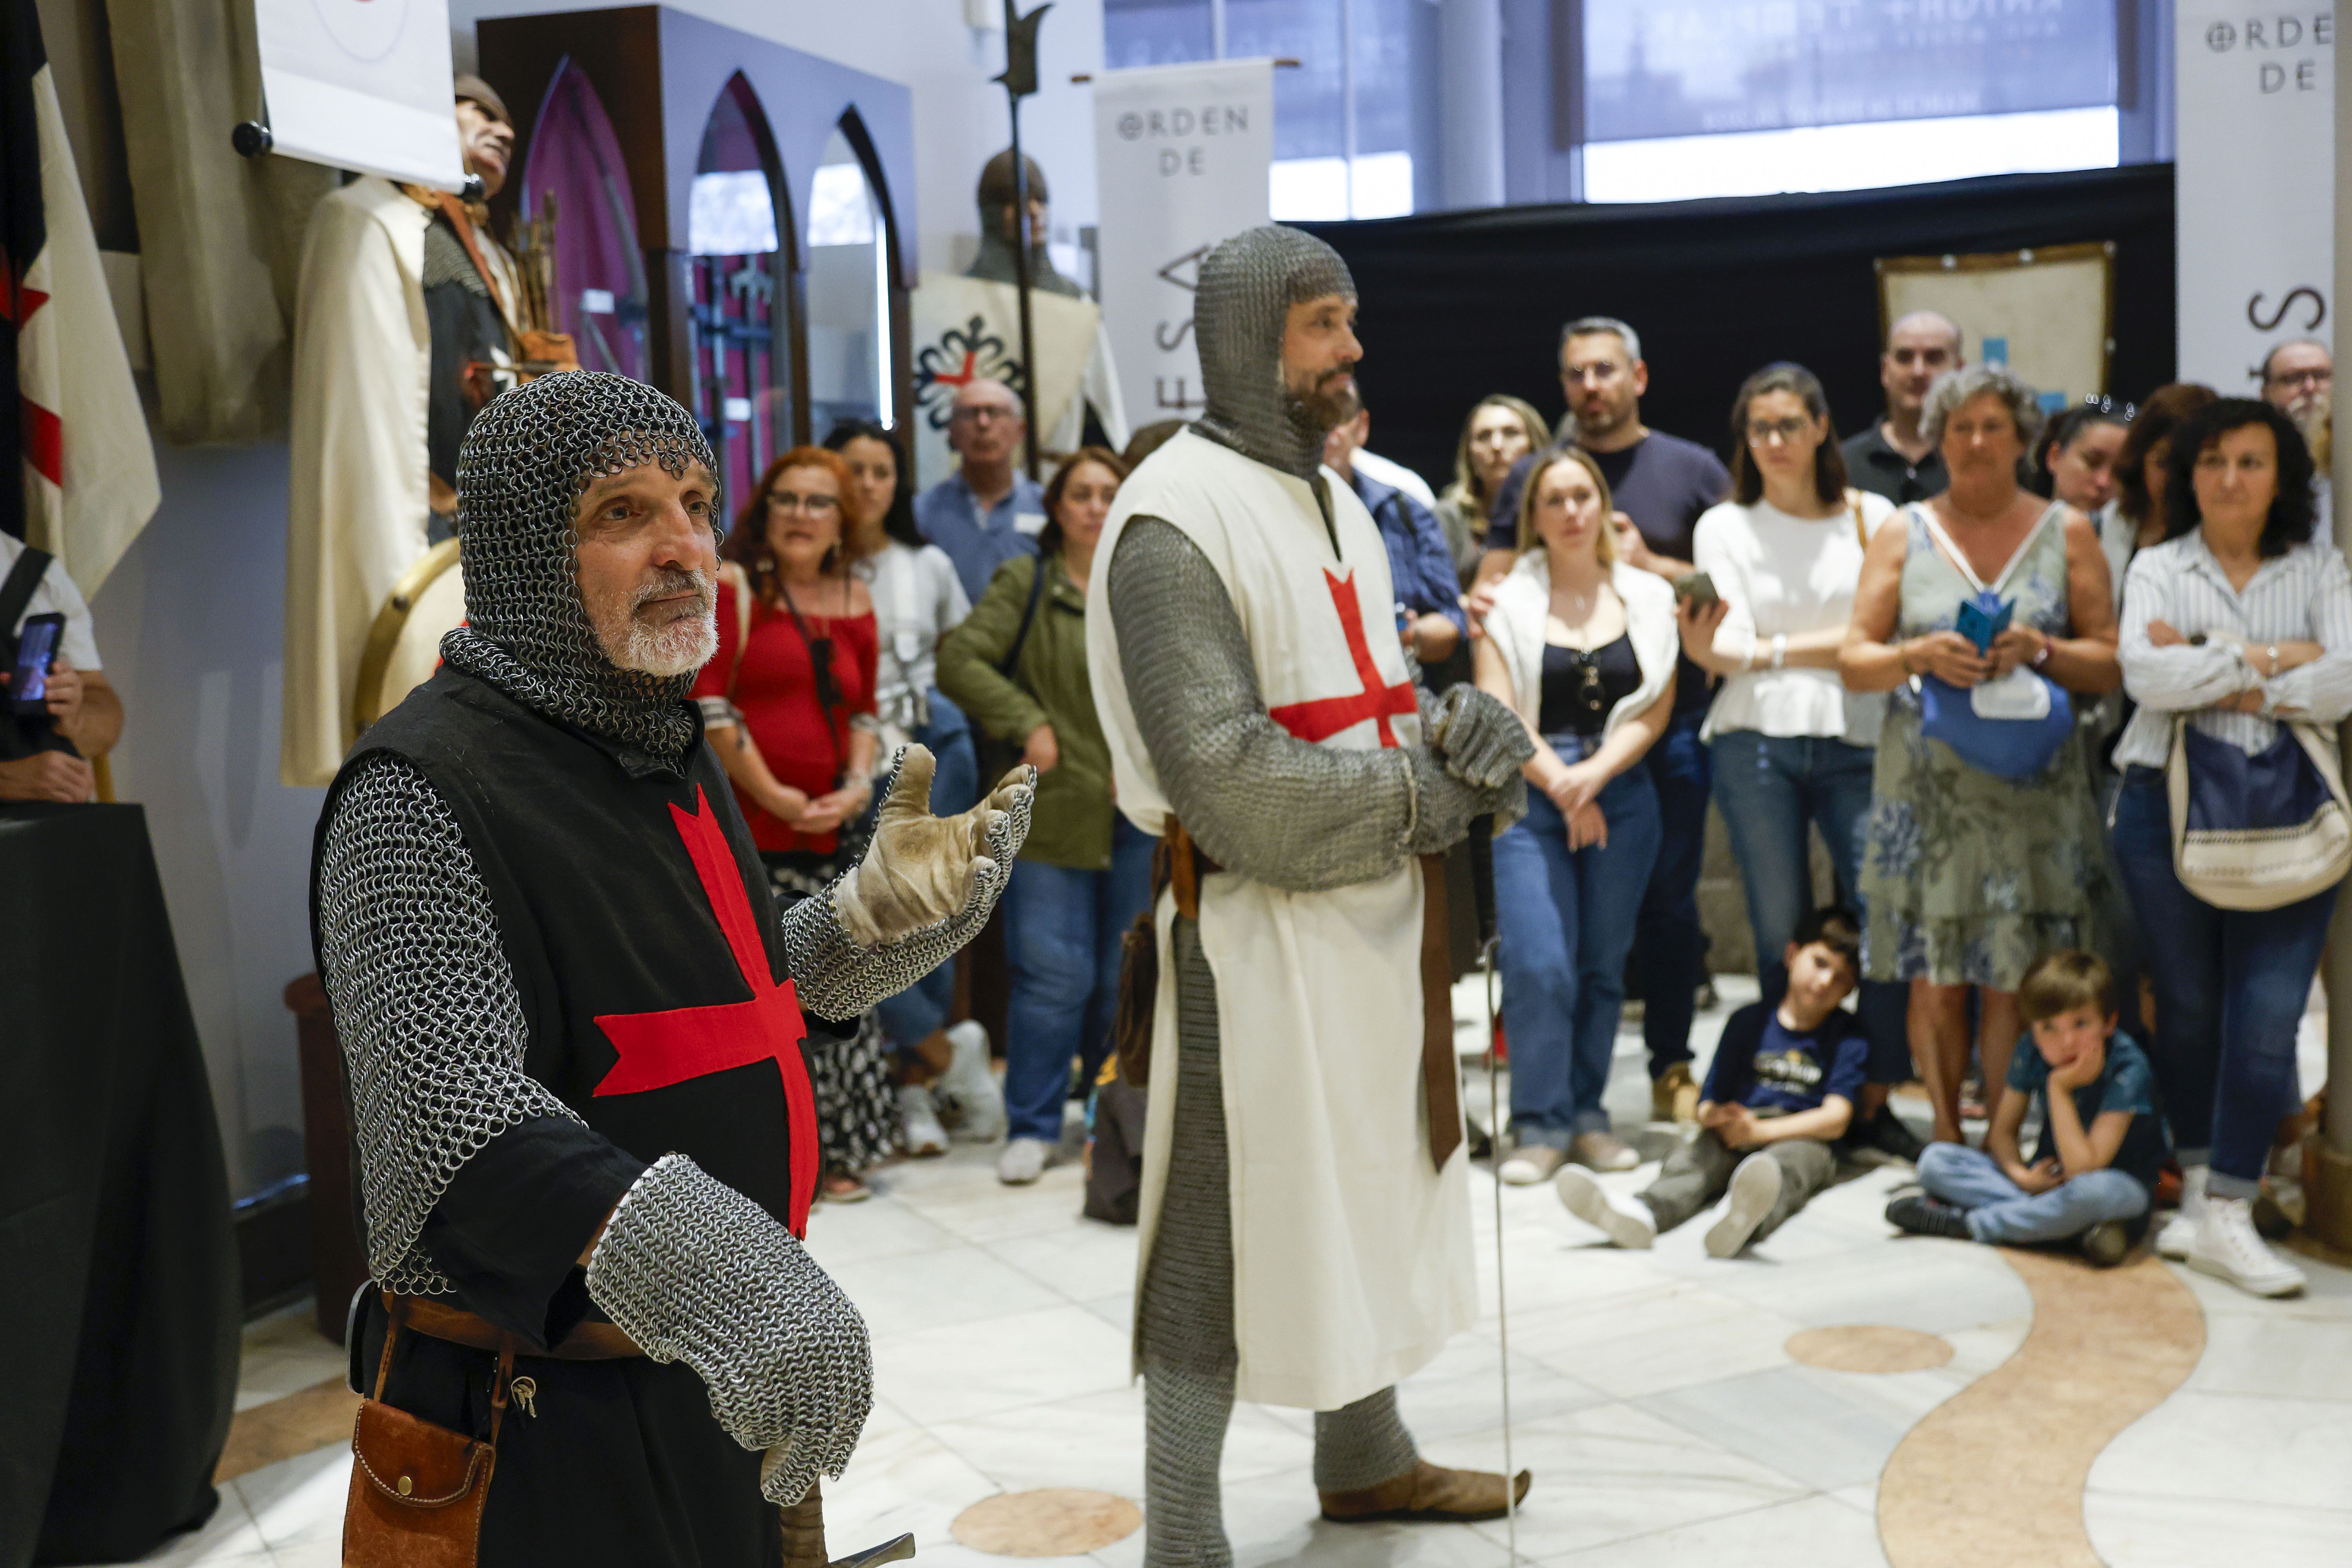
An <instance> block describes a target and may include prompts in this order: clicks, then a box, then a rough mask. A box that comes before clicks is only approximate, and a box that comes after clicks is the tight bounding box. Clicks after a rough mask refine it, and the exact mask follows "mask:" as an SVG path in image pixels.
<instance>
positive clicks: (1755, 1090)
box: [1558, 909, 1870, 1258]
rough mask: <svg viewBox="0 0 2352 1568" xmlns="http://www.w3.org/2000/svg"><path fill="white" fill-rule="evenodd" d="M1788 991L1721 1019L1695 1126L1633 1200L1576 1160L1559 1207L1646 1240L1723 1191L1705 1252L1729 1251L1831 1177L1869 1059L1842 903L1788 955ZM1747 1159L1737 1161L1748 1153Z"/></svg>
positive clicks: (1562, 1177) (1853, 930) (1854, 946)
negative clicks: (1850, 1000) (1851, 998)
mask: <svg viewBox="0 0 2352 1568" xmlns="http://www.w3.org/2000/svg"><path fill="white" fill-rule="evenodd" d="M1782 961H1783V962H1784V963H1787V964H1788V966H1789V989H1788V991H1787V993H1786V994H1784V995H1783V996H1782V997H1781V999H1780V1005H1779V1006H1778V1007H1768V1006H1766V1005H1764V1004H1763V1003H1761V1002H1751V1003H1749V1004H1748V1005H1747V1006H1745V1007H1742V1008H1741V1009H1739V1011H1738V1012H1737V1013H1734V1014H1733V1015H1732V1016H1730V1018H1728V1019H1727V1020H1726V1021H1725V1023H1724V1026H1723V1038H1722V1040H1721V1042H1720V1043H1719V1044H1717V1047H1716V1051H1715V1062H1714V1064H1713V1065H1712V1066H1711V1067H1710V1068H1708V1069H1707V1074H1706V1085H1705V1087H1704V1088H1703V1089H1701V1090H1700V1099H1699V1107H1698V1124H1699V1130H1698V1131H1697V1133H1696V1135H1694V1136H1693V1137H1692V1138H1691V1139H1690V1140H1689V1141H1687V1142H1684V1143H1682V1144H1680V1145H1678V1146H1677V1147H1676V1148H1675V1152H1673V1153H1671V1154H1669V1155H1667V1156H1666V1160H1665V1163H1664V1165H1662V1166H1661V1167H1660V1168H1659V1171H1658V1179H1657V1180H1656V1181H1654V1182H1653V1183H1651V1184H1650V1185H1649V1187H1648V1189H1647V1190H1646V1191H1643V1192H1641V1193H1638V1194H1635V1195H1634V1196H1633V1197H1632V1198H1622V1197H1619V1196H1617V1195H1616V1194H1612V1193H1611V1192H1610V1191H1609V1190H1608V1189H1607V1188H1605V1187H1603V1186H1602V1185H1601V1184H1600V1183H1599V1182H1596V1181H1594V1180H1593V1179H1592V1176H1591V1173H1590V1172H1587V1171H1585V1170H1583V1169H1581V1168H1580V1167H1578V1166H1575V1165H1570V1166H1569V1167H1567V1168H1566V1169H1565V1170H1563V1171H1561V1172H1560V1173H1559V1182H1558V1185H1559V1200H1560V1202H1562V1203H1564V1204H1566V1205H1568V1209H1569V1212H1570V1214H1572V1215H1576V1217H1577V1218H1579V1219H1580V1220H1582V1221H1584V1222H1585V1224H1587V1225H1591V1226H1598V1227H1600V1229H1601V1230H1602V1231H1604V1232H1605V1233H1607V1235H1608V1237H1609V1239H1610V1240H1612V1241H1613V1242H1615V1243H1616V1244H1617V1245H1618V1246H1620V1247H1648V1246H1649V1245H1650V1244H1651V1243H1653V1242H1654V1241H1655V1240H1656V1239H1657V1237H1658V1232H1660V1231H1662V1230H1672V1229H1674V1227H1675V1226H1678V1225H1680V1224H1682V1223H1683V1221H1685V1220H1686V1219H1688V1218H1690V1217H1691V1215H1695V1214H1696V1213H1698V1212H1699V1210H1701V1209H1703V1208H1706V1206H1707V1205H1709V1204H1712V1203H1714V1202H1715V1201H1716V1200H1717V1198H1720V1197H1722V1196H1723V1195H1724V1193H1725V1191H1726V1190H1727V1189H1728V1190H1729V1192H1730V1194H1731V1202H1730V1203H1729V1204H1728V1205H1726V1206H1725V1209H1724V1215H1723V1218H1721V1219H1720V1220H1718V1221H1717V1222H1716V1224H1715V1226H1713V1227H1712V1228H1711V1229H1709V1230H1708V1231H1707V1233H1706V1250H1707V1253H1708V1255H1709V1256H1711V1257H1715V1258H1730V1257H1733V1256H1735V1255H1736V1254H1738V1251H1739V1250H1740V1248H1742V1247H1747V1246H1748V1245H1749V1244H1750V1243H1752V1242H1758V1241H1761V1240H1763V1239H1764V1238H1765V1237H1768V1236H1769V1235H1771V1234H1772V1233H1773V1232H1774V1231H1776V1230H1778V1229H1779V1228H1780V1226H1781V1225H1782V1224H1783V1223H1784V1222H1785V1221H1786V1220H1787V1219H1788V1218H1789V1216H1790V1215H1793V1214H1795V1213H1796V1212H1797V1211H1798V1210H1799V1209H1801V1208H1802V1207H1804V1206H1805V1200H1806V1199H1807V1198H1810V1197H1811V1196H1812V1195H1813V1194H1815V1193H1817V1192H1820V1191H1821V1190H1822V1188H1823V1187H1826V1186H1828V1185H1829V1184H1830V1177H1831V1176H1832V1173H1835V1171H1836V1169H1837V1156H1836V1155H1835V1154H1834V1153H1833V1152H1832V1151H1831V1149H1830V1145H1831V1144H1832V1142H1836V1141H1837V1140H1838V1139H1839V1138H1842V1137H1843V1136H1844V1135H1845V1130H1846V1125H1847V1123H1848V1122H1850V1121H1852V1120H1853V1102H1854V1099H1855V1097H1856V1096H1857V1095H1858V1094H1859V1093H1860V1092H1861V1090H1862V1083H1863V1078H1864V1073H1865V1072H1866V1071H1867V1069H1868V1067H1869V1063H1870V1043H1869V1041H1868V1040H1867V1039H1865V1038H1864V1036H1863V1032H1862V1021H1861V1020H1860V1019H1858V1018H1856V1017H1855V1016H1853V1014H1851V1013H1847V1012H1844V1011H1843V1010H1841V1009H1840V1007H1839V1006H1838V1004H1839V1003H1841V1002H1843V1001H1844V1000H1845V998H1846V995H1847V994H1848V993H1850V992H1851V991H1853V988H1854V985H1855V984H1856V983H1857V982H1859V980H1860V979H1861V976H1862V937H1861V932H1860V931H1859V930H1858V929H1857V927H1856V926H1855V923H1854V919H1853V916H1852V915H1850V914H1848V913H1847V912H1846V911H1845V910H1839V909H1824V910H1814V911H1813V912H1812V913H1811V914H1810V915H1808V916H1806V917H1805V919H1804V920H1803V921H1801V923H1800V924H1799V925H1798V927H1797V940H1796V941H1794V942H1790V944H1789V948H1788V952H1786V953H1785V954H1784V955H1783V960H1782ZM1743 1154H1744V1155H1745V1156H1746V1158H1744V1159H1743V1158H1741V1156H1742V1155H1743Z"/></svg>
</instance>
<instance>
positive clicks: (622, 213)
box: [520, 59, 647, 380]
mask: <svg viewBox="0 0 2352 1568" xmlns="http://www.w3.org/2000/svg"><path fill="white" fill-rule="evenodd" d="M534 126H535V129H534V130H533V132H532V134H531V138H530V154H529V156H528V157H527V158H526V159H525V160H524V163H523V171H522V191H521V200H520V209H521V211H522V213H523V214H525V215H527V216H539V215H540V214H541V213H542V212H543V211H544V208H545V204H546V203H547V202H548V201H549V200H550V199H552V200H553V202H554V205H555V244H554V248H555V287H554V290H553V292H554V295H555V298H554V299H553V300H551V304H552V306H553V310H554V315H555V324H556V329H557V330H558V331H565V332H569V333H571V334H572V343H573V346H574V347H575V349H576V350H577V352H578V353H579V355H580V363H581V366H582V368H583V369H586V370H605V371H613V372H616V373H617V374H622V375H626V376H634V377H636V378H637V379H639V380H643V379H645V376H646V363H647V361H646V300H647V292H646V261H645V252H644V251H643V250H642V249H640V248H639V247H638V244H637V219H636V208H635V204H634V202H633V201H632V200H631V198H630V195H629V177H628V171H627V166H626V164H625V163H624V162H623V160H622V156H621V144H620V141H619V139H618V138H617V137H615V136H614V134H613V122H612V121H611V120H610V119H609V118H607V117H606V115H605V113H604V104H603V102H602V101H601V100H599V99H598V98H597V96H596V89H595V88H594V87H593V86H591V85H590V83H589V80H588V75H587V73H586V72H585V71H583V70H582V69H581V68H580V67H579V66H578V65H577V64H575V63H574V62H572V61H571V60H569V59H566V60H565V61H563V63H562V64H561V65H560V66H558V67H557V68H556V70H555V75H554V77H553V78H552V79H551V80H550V81H549V82H548V85H547V94H546V97H545V98H544V99H543V100H541V104H540V110H539V117H538V119H537V121H535V122H534Z"/></svg>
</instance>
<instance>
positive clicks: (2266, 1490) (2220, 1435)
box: [2088, 1389, 2352, 1561]
mask: <svg viewBox="0 0 2352 1568" xmlns="http://www.w3.org/2000/svg"><path fill="white" fill-rule="evenodd" d="M2347 1477H2352V1403H2344V1402H2338V1401H2331V1400H2319V1399H2263V1398H2251V1397H2247V1396H2243V1395H2239V1394H2205V1393H2200V1392H2197V1391H2195V1390H2191V1389H2182V1390H2181V1391H2180V1392H2179V1393H2177V1394H2174V1395H2173V1396H2172V1397H2171V1398H2169V1399H2168V1400H2166V1401H2165V1402H2164V1403H2163V1404H2162V1405H2158V1406H2157V1408H2156V1409H2154V1410H2152V1411H2150V1412H2149V1413H2148V1414H2147V1415H2144V1416H2142V1417H2141V1418H2140V1419H2139V1420H2138V1421H2137V1422H2135V1423H2134V1424H2133V1425H2132V1426H2129V1427H2127V1428H2126V1430H2125V1431H2124V1432H2123V1433H2122V1434H2121V1435H2120V1436H2117V1437H2116V1440H2115V1441H2114V1442H2112V1443H2110V1444H2108V1445H2107V1447H2106V1449H2105V1451H2104V1452H2103V1453H2101V1454H2100V1455H2099V1457H2098V1458H2097V1459H2096V1460H2095V1461H2094V1462H2093V1464H2092V1466H2091V1474H2090V1479H2089V1482H2088V1484H2089V1485H2090V1486H2092V1487H2095V1488H2097V1489H2099V1490H2101V1491H2104V1492H2107V1493H2110V1494H2113V1495H2115V1496H2117V1497H2120V1496H2122V1495H2124V1494H2130V1495H2132V1496H2137V1497H2153V1498H2169V1499H2174V1500H2189V1499H2205V1500H2210V1501H2213V1502H2216V1503H2221V1504H2227V1505H2231V1506H2233V1507H2234V1508H2236V1509H2237V1510H2239V1511H2241V1512H2249V1513H2251V1512H2256V1511H2259V1510H2260V1508H2261V1507H2262V1506H2263V1505H2268V1504H2272V1503H2283V1504H2287V1505H2290V1506H2294V1507H2308V1506H2310V1505H2311V1504H2313V1503H2315V1502H2323V1501H2327V1500H2338V1499H2343V1498H2345V1497H2346V1496H2347ZM2345 1560H2346V1561H2352V1552H2347V1554H2346V1559H2345Z"/></svg>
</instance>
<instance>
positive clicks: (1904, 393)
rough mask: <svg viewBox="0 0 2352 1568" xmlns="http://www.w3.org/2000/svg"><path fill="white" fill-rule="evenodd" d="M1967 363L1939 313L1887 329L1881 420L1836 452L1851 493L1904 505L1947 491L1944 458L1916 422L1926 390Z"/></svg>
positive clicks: (1881, 360) (1915, 314) (1919, 314)
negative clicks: (1855, 491) (1873, 495)
mask: <svg viewBox="0 0 2352 1568" xmlns="http://www.w3.org/2000/svg"><path fill="white" fill-rule="evenodd" d="M1966 363H1968V362H1967V360H1966V359H1964V358H1963V357H1962V356H1961V353H1960V329H1959V327H1958V325H1957V324H1956V323H1955V322H1954V321H1952V319H1951V318H1950V317H1949V316H1947V315H1944V314H1942V313H1940V312H1939V311H1936V310H1914V311H1912V312H1911V313H1910V314H1909V315H1907V316H1905V317H1902V318H1901V319H1899V320H1898V321H1895V325H1893V326H1892V327H1890V328H1888V329H1887V331H1886V351H1885V353H1882V354H1880V355H1879V356H1878V384H1879V385H1881V386H1883V387H1885V389H1886V417H1885V418H1884V419H1881V420H1880V421H1878V423H1876V424H1875V425H1873V426H1871V427H1870V428H1869V429H1867V430H1864V431H1863V432H1862V433H1861V434H1860V435H1857V436H1849V437H1846V439H1845V441H1844V443H1843V446H1841V447H1840V448H1839V450H1841V451H1842V452H1843V453H1844V454H1845V472H1846V478H1847V479H1848V480H1849V481H1850V482H1852V484H1853V486H1854V488H1855V489H1865V490H1870V491H1873V492H1874V493H1876V494H1878V495H1883V496H1885V498H1886V499H1887V500H1891V501H1893V502H1894V503H1895V505H1896V506H1903V505H1906V504H1907V503H1909V502H1911V501H1915V500H1927V498H1928V497H1929V496H1935V495H1941V494H1943V493H1944V491H1946V490H1948V489H1950V488H1951V484H1952V480H1951V476H1950V475H1948V474H1947V473H1946V472H1945V471H1944V454H1943V453H1941V452H1939V451H1937V449H1936V444H1935V443H1934V442H1933V441H1930V440H1928V439H1927V434H1926V433H1925V432H1924V431H1922V430H1921V429H1920V428H1919V421H1920V418H1921V416H1923V415H1924V414H1925V412H1926V410H1927V388H1928V387H1930V386H1932V385H1934V384H1935V381H1936V378H1937V376H1939V375H1942V374H1945V373H1946V372H1948V371H1955V370H1958V369H1959V368H1960V367H1961V366H1962V365H1963V364H1966Z"/></svg>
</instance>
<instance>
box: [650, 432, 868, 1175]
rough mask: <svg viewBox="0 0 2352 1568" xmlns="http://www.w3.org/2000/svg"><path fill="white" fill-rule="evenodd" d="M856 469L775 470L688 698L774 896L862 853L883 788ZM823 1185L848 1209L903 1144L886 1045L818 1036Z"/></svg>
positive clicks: (818, 887) (822, 454)
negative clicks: (852, 488)
mask: <svg viewBox="0 0 2352 1568" xmlns="http://www.w3.org/2000/svg"><path fill="white" fill-rule="evenodd" d="M848 485H849V474H848V470H847V466H846V465H845V464H844V463H843V461H842V460H841V458H840V455H839V454H838V453H835V452H828V451H826V450H825V449H824V447H793V449H792V450H791V451H789V452H786V453H785V454H784V455H783V456H782V457H781V458H777V459H776V460H775V461H774V462H773V463H771V464H770V465H768V471H767V472H766V473H764V474H762V475H761V477H760V482H759V485H758V486H757V487H756V488H755V489H754V490H753V491H752V494H751V499H750V500H748V501H746V502H745V503H744V506H743V509H742V510H741V511H740V512H739V513H737V514H736V518H735V527H734V530H733V531H732V532H731V533H730V534H729V535H728V538H727V542H726V545H725V548H724V551H723V553H724V554H725V556H726V558H727V559H726V561H725V563H723V564H722V565H721V566H720V568H719V606H718V616H719V653H718V655H717V657H716V658H712V659H711V661H710V662H709V664H707V665H705V666H704V667H703V670H702V675H701V678H700V679H698V680H697V681H696V682H695V687H694V694H695V696H696V698H697V699H698V700H700V702H701V704H702V716H703V717H702V722H703V730H704V732H705V734H706V735H707V736H708V737H709V742H710V747H711V750H712V751H713V752H717V753H718V756H719V763H720V765H721V766H723V767H724V768H725V769H726V770H727V776H728V777H729V779H730V780H731V781H733V783H734V785H735V798H736V801H737V802H738V804H740V805H741V806H742V808H743V817H744V820H745V821H746V822H747V823H748V824H749V825H750V826H751V840H752V842H753V843H754V844H756V845H758V846H759V848H760V858H761V860H762V861H763V862H765V863H766V865H767V868H768V880H769V882H770V883H771V885H772V886H773V887H774V889H775V891H776V901H777V902H778V904H779V905H782V906H789V905H791V904H793V903H797V902H799V901H800V900H803V899H805V898H811V897H814V896H815V895H816V894H819V893H822V892H823V891H824V889H826V888H827V887H829V886H830V885H832V883H833V882H834V880H835V879H836V878H838V877H839V876H840V875H841V873H842V872H843V871H845V870H846V869H847V868H849V867H850V866H851V865H852V864H854V863H855V862H856V858H857V856H858V855H859V853H861V852H862V851H863V849H864V847H865V837H866V834H865V832H864V831H862V830H863V829H864V826H865V823H866V815H867V808H868V807H869V806H870V805H872V804H873V797H874V784H873V774H874V759H875V752H876V748H877V726H876V724H875V718H874V670H875V662H876V655H877V643H876V637H875V626H874V602H873V600H872V598H871V597H869V596H868V595H867V593H866V584H864V583H862V582H860V581H858V580H857V578H856V577H855V576H853V575H851V574H850V572H849V567H848V562H847V560H846V558H845V552H844V551H843V549H842V531H843V524H844V519H843V515H842V505H841V503H842V496H843V494H844V492H845V490H846V489H848ZM809 1065H810V1068H811V1076H812V1077H813V1078H814V1080H815V1088H816V1099H817V1123H818V1130H819V1131H820V1133H821V1134H822V1136H823V1140H824V1161H825V1178H824V1188H823V1194H824V1196H825V1197H827V1198H829V1199H832V1200H833V1201H835V1202H836V1203H853V1202H856V1200H858V1199H860V1198H863V1197H865V1196H866V1194H867V1189H866V1184H865V1183H864V1182H863V1181H862V1180H860V1179H859V1178H860V1173H862V1172H864V1171H866V1170H867V1169H869V1168H871V1167H872V1166H874V1165H876V1164H878V1163H881V1161H882V1160H883V1159H885V1158H886V1157H887V1156H888V1155H889V1154H890V1152H892V1150H893V1149H894V1147H895V1146H896V1143H897V1127H896V1117H895V1115H894V1106H893V1104H892V1098H891V1089H890V1073H889V1068H888V1058H887V1048H886V1047H885V1046H884V1043H883V1040H882V1036H881V1030H880V1028H879V1026H878V1025H877V1023H876V1022H875V1020H874V1018H873V1016H871V1015H870V1014H869V1015H868V1016H866V1017H864V1018H861V1019H859V1020H858V1028H857V1033H856V1037H854V1038H852V1039H848V1040H828V1039H826V1038H825V1037H823V1036H821V1035H818V1034H815V1033H812V1034H811V1036H810V1050H809Z"/></svg>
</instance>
